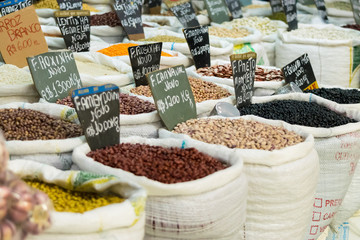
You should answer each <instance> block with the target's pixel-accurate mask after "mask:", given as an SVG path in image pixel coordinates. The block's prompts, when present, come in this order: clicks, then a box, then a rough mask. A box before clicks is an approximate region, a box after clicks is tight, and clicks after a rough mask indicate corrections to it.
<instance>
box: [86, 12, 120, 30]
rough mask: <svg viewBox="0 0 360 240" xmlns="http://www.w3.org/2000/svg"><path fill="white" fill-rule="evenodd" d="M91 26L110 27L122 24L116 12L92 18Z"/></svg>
mask: <svg viewBox="0 0 360 240" xmlns="http://www.w3.org/2000/svg"><path fill="white" fill-rule="evenodd" d="M90 23H91V26H104V25H108V26H110V27H116V26H121V22H120V20H119V18H118V16H117V15H116V12H115V11H113V12H107V13H104V14H96V15H92V16H91V20H90Z"/></svg>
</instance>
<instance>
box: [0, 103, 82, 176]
mask: <svg viewBox="0 0 360 240" xmlns="http://www.w3.org/2000/svg"><path fill="white" fill-rule="evenodd" d="M0 108H1V109H4V108H23V109H32V110H35V111H39V112H42V113H45V114H48V115H50V116H51V117H54V118H58V119H63V120H67V121H71V122H75V123H76V122H77V121H78V119H77V115H76V112H75V110H74V109H73V108H69V107H67V106H64V105H58V104H52V103H33V104H29V103H20V102H17V103H10V104H5V105H1V106H0ZM84 142H85V137H84V136H80V137H75V138H69V139H57V140H55V139H54V140H32V141H20V140H11V141H6V147H7V149H8V151H9V153H10V157H11V159H10V160H13V159H14V158H15V159H24V158H25V159H26V158H29V159H30V160H33V161H38V162H42V163H46V164H50V165H53V166H55V167H57V168H59V169H62V170H67V169H70V167H71V165H72V162H71V157H70V155H71V152H72V150H73V149H74V148H75V147H76V146H79V145H81V144H82V143H84ZM47 160H49V161H47Z"/></svg>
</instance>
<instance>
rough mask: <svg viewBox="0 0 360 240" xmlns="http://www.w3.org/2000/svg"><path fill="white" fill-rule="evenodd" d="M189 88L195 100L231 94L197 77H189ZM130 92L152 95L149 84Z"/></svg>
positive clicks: (211, 98) (219, 97)
mask: <svg viewBox="0 0 360 240" xmlns="http://www.w3.org/2000/svg"><path fill="white" fill-rule="evenodd" d="M189 82H190V86H191V89H192V91H193V94H194V98H195V102H197V103H199V102H203V101H207V100H216V99H222V98H226V97H229V96H231V93H229V92H228V91H227V90H226V89H224V88H222V87H220V86H218V85H216V84H215V83H211V82H206V81H203V80H201V79H199V78H193V77H189ZM130 92H131V93H134V94H137V95H143V96H146V97H152V94H151V90H150V87H149V86H139V87H136V88H133V89H131V90H130Z"/></svg>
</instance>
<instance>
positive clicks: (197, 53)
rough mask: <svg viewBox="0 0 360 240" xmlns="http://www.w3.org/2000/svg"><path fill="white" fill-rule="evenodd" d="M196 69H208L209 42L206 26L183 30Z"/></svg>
mask: <svg viewBox="0 0 360 240" xmlns="http://www.w3.org/2000/svg"><path fill="white" fill-rule="evenodd" d="M183 33H184V36H185V38H186V41H187V43H188V45H189V48H190V52H191V56H192V58H193V59H194V63H195V67H196V69H198V68H202V67H210V40H209V29H208V27H207V26H203V27H194V28H186V29H183Z"/></svg>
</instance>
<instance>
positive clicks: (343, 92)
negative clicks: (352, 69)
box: [304, 88, 360, 104]
mask: <svg viewBox="0 0 360 240" xmlns="http://www.w3.org/2000/svg"><path fill="white" fill-rule="evenodd" d="M304 93H313V94H315V95H318V96H320V97H323V98H326V99H329V100H331V101H334V102H337V103H340V104H353V103H360V91H359V90H357V89H341V88H318V89H313V90H305V91H304Z"/></svg>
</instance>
